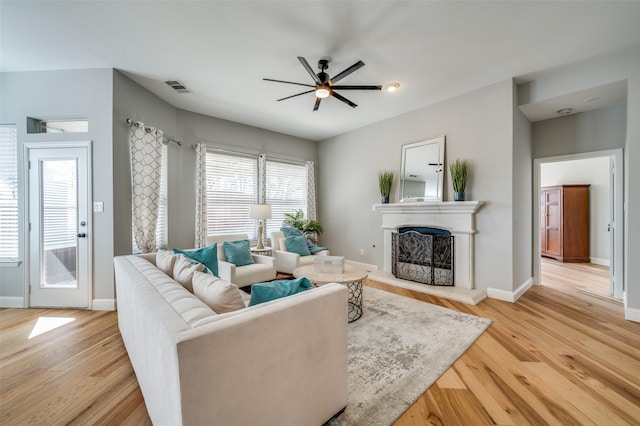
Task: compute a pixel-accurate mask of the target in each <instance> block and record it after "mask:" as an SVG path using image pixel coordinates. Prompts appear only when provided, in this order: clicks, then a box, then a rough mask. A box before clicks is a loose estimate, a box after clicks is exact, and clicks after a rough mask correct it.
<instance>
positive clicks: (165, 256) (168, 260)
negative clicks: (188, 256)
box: [156, 250, 176, 277]
mask: <svg viewBox="0 0 640 426" xmlns="http://www.w3.org/2000/svg"><path fill="white" fill-rule="evenodd" d="M175 264H176V255H175V253H174V252H172V251H171V250H158V252H157V253H156V266H157V267H158V269H160V270H161V271H162V272H164V273H165V274H167V275H169V276H170V277H173V267H174V266H175Z"/></svg>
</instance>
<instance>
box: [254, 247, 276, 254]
mask: <svg viewBox="0 0 640 426" xmlns="http://www.w3.org/2000/svg"><path fill="white" fill-rule="evenodd" d="M250 250H251V254H261V255H263V256H271V247H265V248H261V249H259V248H258V247H251V249H250Z"/></svg>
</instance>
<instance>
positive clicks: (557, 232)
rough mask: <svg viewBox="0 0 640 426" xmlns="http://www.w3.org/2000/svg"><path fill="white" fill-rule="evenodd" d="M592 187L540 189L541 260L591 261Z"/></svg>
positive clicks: (568, 186)
mask: <svg viewBox="0 0 640 426" xmlns="http://www.w3.org/2000/svg"><path fill="white" fill-rule="evenodd" d="M589 186H590V185H558V186H547V187H543V188H541V194H540V209H541V213H542V217H541V218H540V248H541V254H542V256H546V257H552V258H554V259H556V260H559V261H560V262H576V263H578V262H585V263H588V262H589V261H590V258H589Z"/></svg>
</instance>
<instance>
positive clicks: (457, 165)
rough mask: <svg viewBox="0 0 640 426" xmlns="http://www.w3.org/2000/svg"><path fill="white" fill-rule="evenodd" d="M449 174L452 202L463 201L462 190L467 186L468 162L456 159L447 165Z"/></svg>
mask: <svg viewBox="0 0 640 426" xmlns="http://www.w3.org/2000/svg"><path fill="white" fill-rule="evenodd" d="M449 171H450V172H451V182H452V183H453V200H454V201H464V189H465V188H466V186H467V178H468V177H469V162H468V161H467V160H460V159H457V160H455V161H454V162H453V163H450V164H449Z"/></svg>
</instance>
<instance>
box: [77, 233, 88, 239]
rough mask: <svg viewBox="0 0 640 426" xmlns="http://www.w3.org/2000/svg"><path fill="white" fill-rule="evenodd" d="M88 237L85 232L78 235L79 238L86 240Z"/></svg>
mask: <svg viewBox="0 0 640 426" xmlns="http://www.w3.org/2000/svg"><path fill="white" fill-rule="evenodd" d="M86 236H87V234H85V233H84V232H81V233H79V234H78V238H85V237H86Z"/></svg>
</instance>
